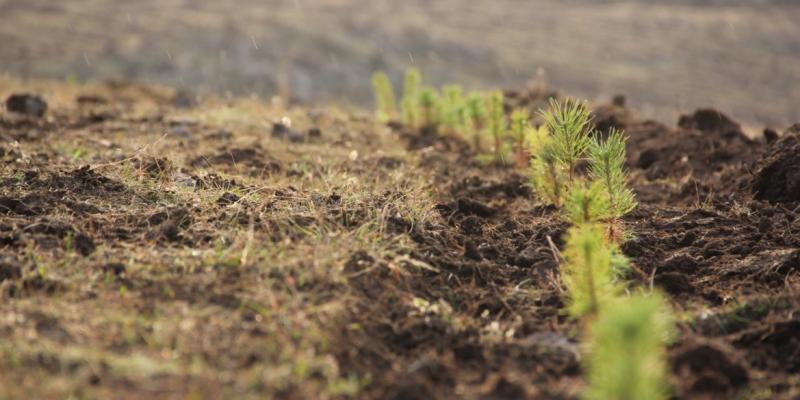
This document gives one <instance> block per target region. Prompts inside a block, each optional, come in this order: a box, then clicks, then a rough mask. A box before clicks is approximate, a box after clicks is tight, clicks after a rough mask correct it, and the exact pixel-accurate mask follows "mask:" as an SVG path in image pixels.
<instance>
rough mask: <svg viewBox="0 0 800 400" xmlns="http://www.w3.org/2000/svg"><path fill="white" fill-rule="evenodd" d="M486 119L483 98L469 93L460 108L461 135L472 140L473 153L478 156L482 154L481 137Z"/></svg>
mask: <svg viewBox="0 0 800 400" xmlns="http://www.w3.org/2000/svg"><path fill="white" fill-rule="evenodd" d="M486 117H487V112H486V104H485V103H484V100H483V96H481V94H480V93H478V92H470V94H469V95H467V98H466V99H465V100H464V107H462V108H461V124H462V131H463V134H464V135H465V136H466V137H468V138H471V139H472V142H473V146H474V147H475V152H477V153H478V154H481V153H483V152H484V143H483V140H482V137H483V129H484V128H485V125H486Z"/></svg>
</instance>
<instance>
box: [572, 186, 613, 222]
mask: <svg viewBox="0 0 800 400" xmlns="http://www.w3.org/2000/svg"><path fill="white" fill-rule="evenodd" d="M563 211H564V216H565V217H566V219H567V221H569V222H570V223H571V224H572V225H584V224H596V223H598V222H600V221H603V220H606V219H607V218H608V216H609V213H610V210H609V204H608V200H607V198H606V196H605V190H604V187H603V185H602V184H600V183H599V182H597V181H592V182H586V181H585V180H583V179H581V180H576V181H575V182H574V183H573V185H572V186H571V187H570V188H569V193H568V194H567V199H566V202H565V203H564V209H563Z"/></svg>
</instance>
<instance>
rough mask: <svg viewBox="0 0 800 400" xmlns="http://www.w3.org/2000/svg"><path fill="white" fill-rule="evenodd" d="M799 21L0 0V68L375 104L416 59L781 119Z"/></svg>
mask: <svg viewBox="0 0 800 400" xmlns="http://www.w3.org/2000/svg"><path fill="white" fill-rule="evenodd" d="M798 20H800V7H799V6H797V5H796V3H794V2H790V1H778V0H775V1H747V2H744V1H724V0H717V1H711V0H709V1H702V2H690V1H670V2H655V1H600V0H595V1H589V0H574V1H555V0H540V1H535V2H532V1H520V0H471V1H454V0H439V1H433V2H430V1H424V0H410V1H402V2H397V1H390V0H374V1H357V0H320V1H308V0H294V1H276V0H271V1H256V0H240V1H236V2H235V3H231V2H217V1H210V0H197V1H186V0H159V1H156V0H140V1H136V2H125V1H113V0H70V1H60V2H52V1H48V0H0V42H2V43H3V46H0V60H2V61H0V72H3V71H4V72H6V73H8V74H10V75H12V76H22V77H50V78H70V77H73V78H78V79H81V80H84V79H101V80H103V79H133V80H138V81H145V82H156V83H162V84H168V85H171V86H176V87H182V88H185V89H186V90H189V91H191V92H198V93H204V92H209V91H214V92H225V91H231V92H233V93H238V94H248V93H250V92H255V93H257V94H260V95H262V96H271V95H273V94H275V93H276V92H277V91H280V92H282V93H291V96H293V98H295V99H297V100H299V101H302V102H313V103H320V102H329V101H347V102H354V103H355V104H358V105H366V104H368V103H369V101H370V91H369V75H370V74H371V73H372V71H374V70H376V69H385V70H387V71H389V72H390V74H391V75H392V77H393V79H399V75H400V74H399V71H401V70H402V69H403V68H405V67H407V66H408V65H410V64H411V63H414V64H416V65H418V66H419V67H421V69H422V70H423V71H424V72H425V74H426V76H427V77H429V78H430V81H431V83H434V84H440V83H443V82H453V81H455V82H460V83H462V84H464V85H466V86H471V87H497V86H500V87H519V86H521V85H523V84H525V83H530V82H538V84H542V83H547V84H548V85H550V86H551V87H557V88H559V89H562V90H564V91H565V92H567V93H570V94H574V95H578V96H583V97H589V98H596V97H602V96H603V95H605V96H610V95H612V94H616V93H620V94H626V95H627V96H628V98H629V99H630V102H631V104H633V105H634V106H635V107H637V109H639V110H641V112H642V114H643V116H645V117H655V118H658V119H659V120H661V121H663V122H667V123H674V121H675V120H676V118H677V116H678V115H679V114H680V113H682V112H688V111H691V110H693V109H694V108H696V107H701V106H711V107H715V108H717V109H720V110H722V111H723V112H726V113H728V114H730V115H734V116H736V118H738V119H739V120H740V121H742V122H743V123H745V124H747V125H750V126H753V127H755V128H758V129H760V128H762V127H763V126H764V125H769V126H773V127H776V128H783V127H785V126H788V124H790V123H792V122H794V121H796V120H800V80H798V77H800V40H797V38H798V37H800V24H797V21H798Z"/></svg>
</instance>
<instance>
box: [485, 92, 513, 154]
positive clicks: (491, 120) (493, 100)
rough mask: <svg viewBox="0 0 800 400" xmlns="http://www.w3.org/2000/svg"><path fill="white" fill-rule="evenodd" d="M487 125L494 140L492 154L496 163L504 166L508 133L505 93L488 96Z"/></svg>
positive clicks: (494, 93) (492, 93) (493, 93)
mask: <svg viewBox="0 0 800 400" xmlns="http://www.w3.org/2000/svg"><path fill="white" fill-rule="evenodd" d="M486 109H487V120H486V122H487V124H486V128H487V130H488V133H489V134H490V135H491V137H492V140H493V147H492V154H493V157H494V162H495V163H497V164H504V163H505V161H506V158H507V157H506V148H505V142H504V139H505V137H506V134H507V132H508V122H507V121H506V112H505V106H504V104H503V92H500V91H494V92H491V93H489V94H488V95H487V96H486Z"/></svg>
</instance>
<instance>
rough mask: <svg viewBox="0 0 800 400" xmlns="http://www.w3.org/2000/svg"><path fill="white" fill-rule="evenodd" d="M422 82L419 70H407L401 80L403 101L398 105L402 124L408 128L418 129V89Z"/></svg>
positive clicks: (419, 116)
mask: <svg viewBox="0 0 800 400" xmlns="http://www.w3.org/2000/svg"><path fill="white" fill-rule="evenodd" d="M421 82H422V78H421V75H420V73H419V70H418V69H416V68H409V69H407V70H406V73H405V78H404V80H403V99H402V100H401V103H400V108H401V114H402V115H401V118H402V122H403V123H404V124H406V125H408V126H412V127H419V123H420V119H421V115H420V110H419V91H420V90H419V87H420V83H421Z"/></svg>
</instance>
